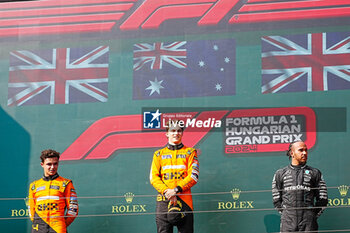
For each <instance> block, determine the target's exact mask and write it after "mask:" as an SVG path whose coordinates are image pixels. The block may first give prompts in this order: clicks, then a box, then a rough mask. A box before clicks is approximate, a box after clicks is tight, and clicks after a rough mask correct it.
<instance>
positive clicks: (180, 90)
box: [133, 39, 236, 99]
mask: <svg viewBox="0 0 350 233" xmlns="http://www.w3.org/2000/svg"><path fill="white" fill-rule="evenodd" d="M235 66H236V64H235V41H234V40H233V39H222V40H210V41H208V40H206V41H204V40H203V41H177V42H169V43H163V42H156V43H139V44H135V45H134V72H133V98H134V99H160V98H181V97H199V96H226V95H234V94H235V76H236V74H235V73H236V68H235Z"/></svg>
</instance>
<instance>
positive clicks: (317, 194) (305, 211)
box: [272, 165, 328, 232]
mask: <svg viewBox="0 0 350 233" xmlns="http://www.w3.org/2000/svg"><path fill="white" fill-rule="evenodd" d="M272 197H273V204H274V206H275V208H277V210H278V211H279V212H280V214H281V232H293V231H317V230H318V224H317V217H318V216H319V215H321V213H322V212H323V210H324V208H325V207H326V206H327V202H328V195H327V186H326V183H325V181H324V180H323V177H322V174H321V172H320V171H319V170H318V169H316V168H312V167H310V166H307V165H302V166H293V165H289V166H286V167H284V168H282V169H279V170H278V171H276V173H275V175H274V177H273V181H272Z"/></svg>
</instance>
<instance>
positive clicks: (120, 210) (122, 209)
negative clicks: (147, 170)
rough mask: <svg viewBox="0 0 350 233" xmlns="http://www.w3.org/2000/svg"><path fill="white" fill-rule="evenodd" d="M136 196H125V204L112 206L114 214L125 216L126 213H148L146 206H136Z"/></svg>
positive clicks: (126, 194) (127, 194)
mask: <svg viewBox="0 0 350 233" xmlns="http://www.w3.org/2000/svg"><path fill="white" fill-rule="evenodd" d="M134 197H135V195H134V194H133V193H131V192H127V193H125V194H124V199H125V202H126V203H125V204H118V205H114V206H112V213H113V214H124V213H144V212H147V209H146V205H143V204H134V203H133V201H134Z"/></svg>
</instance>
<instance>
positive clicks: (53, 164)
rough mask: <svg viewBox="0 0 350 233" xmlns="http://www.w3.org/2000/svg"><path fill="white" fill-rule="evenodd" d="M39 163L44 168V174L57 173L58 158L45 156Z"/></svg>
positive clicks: (51, 174)
mask: <svg viewBox="0 0 350 233" xmlns="http://www.w3.org/2000/svg"><path fill="white" fill-rule="evenodd" d="M40 165H41V166H42V167H43V169H44V175H45V176H53V175H55V174H56V173H57V169H58V158H46V159H45V160H44V162H43V163H40Z"/></svg>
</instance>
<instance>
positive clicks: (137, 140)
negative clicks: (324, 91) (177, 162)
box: [61, 107, 316, 160]
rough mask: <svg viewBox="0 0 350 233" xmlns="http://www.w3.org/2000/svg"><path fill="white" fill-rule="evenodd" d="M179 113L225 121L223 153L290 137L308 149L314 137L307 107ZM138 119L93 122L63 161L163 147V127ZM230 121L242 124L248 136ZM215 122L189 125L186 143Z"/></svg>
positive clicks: (263, 147) (281, 143)
mask: <svg viewBox="0 0 350 233" xmlns="http://www.w3.org/2000/svg"><path fill="white" fill-rule="evenodd" d="M177 114H179V113H177ZM181 115H184V116H186V118H187V119H195V120H196V121H197V122H204V121H207V120H208V119H215V120H221V121H222V122H224V123H223V126H222V127H223V128H224V134H225V136H226V139H225V143H224V144H225V153H236V154H237V153H251V152H269V151H271V152H273V151H284V150H286V149H287V148H288V145H289V143H290V142H292V141H294V140H298V139H299V140H301V139H302V140H304V141H305V142H306V144H307V145H308V148H312V147H313V146H314V144H315V142H316V117H315V113H314V112H313V110H312V109H311V108H308V107H291V108H268V109H250V110H233V111H231V110H218V111H201V112H184V113H181ZM142 118H143V116H142V115H125V116H110V117H105V118H102V119H100V120H98V121H96V122H95V123H93V124H92V125H91V126H90V127H89V128H88V129H87V130H86V131H85V132H83V133H82V134H81V135H80V136H79V137H78V138H77V139H76V140H75V141H74V142H73V143H72V144H71V145H70V146H69V147H68V148H67V149H66V150H65V151H64V152H63V153H62V155H61V160H81V159H107V158H109V157H110V156H111V155H112V154H113V153H114V152H116V151H120V150H123V149H137V148H155V147H162V146H164V145H165V144H166V143H167V140H166V137H165V132H164V130H163V129H161V130H159V129H156V130H153V129H150V130H144V129H143V122H142V120H143V119H142ZM230 124H232V126H244V127H245V128H246V129H245V130H246V131H245V132H246V136H245V137H243V136H244V135H243V134H242V132H243V131H242V132H240V131H238V130H236V131H235V130H234V129H233V128H232V127H231V125H230ZM214 127H215V126H214V125H213V124H209V127H204V128H201V129H200V130H198V129H195V128H193V127H187V128H186V129H185V131H184V137H183V142H184V144H186V145H188V146H190V147H194V146H196V145H197V144H198V143H199V142H200V141H201V140H202V139H203V138H204V137H205V136H206V135H207V134H208V133H209V132H210V131H211V130H212V129H213V128H214ZM247 127H249V128H248V130H247ZM241 130H244V129H241ZM235 134H236V135H235ZM231 136H235V137H234V138H232V137H231Z"/></svg>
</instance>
